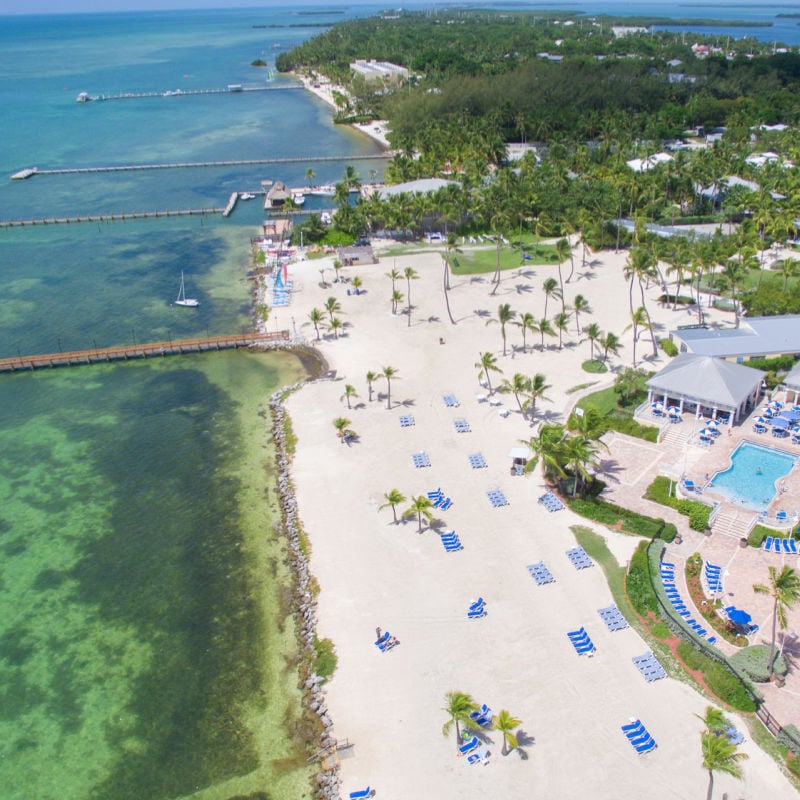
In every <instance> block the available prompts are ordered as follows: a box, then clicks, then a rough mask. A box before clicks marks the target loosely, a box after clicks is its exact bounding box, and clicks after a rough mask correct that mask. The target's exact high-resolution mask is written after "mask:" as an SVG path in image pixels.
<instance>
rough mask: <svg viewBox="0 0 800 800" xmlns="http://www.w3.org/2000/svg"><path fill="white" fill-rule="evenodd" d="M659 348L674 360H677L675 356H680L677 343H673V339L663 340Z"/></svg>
mask: <svg viewBox="0 0 800 800" xmlns="http://www.w3.org/2000/svg"><path fill="white" fill-rule="evenodd" d="M658 346H659V347H660V348H661V349H662V350H663V351H664V352H665V353H666V354H667V355H668V356H671V357H672V358H675V356H676V355H678V345H676V344H675V342H673V341H672V339H662V340H661V341H660V342H659V343H658Z"/></svg>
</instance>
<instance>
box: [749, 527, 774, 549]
mask: <svg viewBox="0 0 800 800" xmlns="http://www.w3.org/2000/svg"><path fill="white" fill-rule="evenodd" d="M774 535H775V531H773V530H770V529H769V528H765V527H764V526H763V525H756V526H755V527H754V528H753V530H751V531H750V535H749V536H748V537H747V544H749V545H750V547H761V544H762V543H763V541H764V539H766V538H767V536H774Z"/></svg>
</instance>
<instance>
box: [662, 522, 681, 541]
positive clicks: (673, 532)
mask: <svg viewBox="0 0 800 800" xmlns="http://www.w3.org/2000/svg"><path fill="white" fill-rule="evenodd" d="M677 535H678V529H677V528H676V527H675V526H674V525H673V524H672V523H671V522H668V523H666V525H664V527H663V528H662V529H661V533H660V534H659V535H658V538H659V539H662V540H663V541H665V542H667V544H669V542H671V541H672V540H673V539H674V538H675V537H676V536H677Z"/></svg>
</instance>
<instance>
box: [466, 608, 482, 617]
mask: <svg viewBox="0 0 800 800" xmlns="http://www.w3.org/2000/svg"><path fill="white" fill-rule="evenodd" d="M485 616H486V609H485V608H483V607H481V608H476V609H475V610H474V611H467V619H483V618H484V617H485Z"/></svg>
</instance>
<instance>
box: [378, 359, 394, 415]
mask: <svg viewBox="0 0 800 800" xmlns="http://www.w3.org/2000/svg"><path fill="white" fill-rule="evenodd" d="M381 376H382V377H384V378H386V408H391V407H392V378H396V377H397V370H396V369H395V368H394V367H384V368H383V370H382V371H381Z"/></svg>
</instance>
